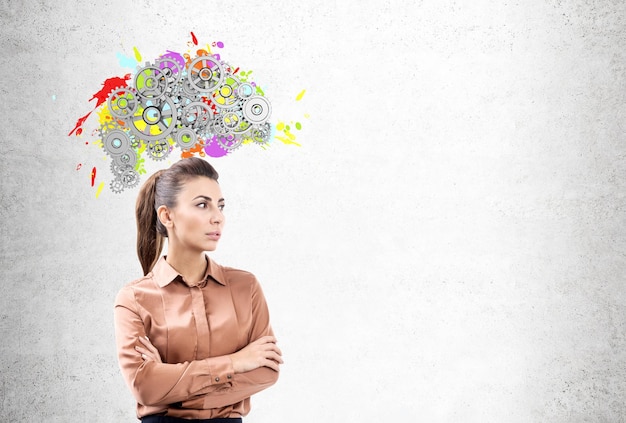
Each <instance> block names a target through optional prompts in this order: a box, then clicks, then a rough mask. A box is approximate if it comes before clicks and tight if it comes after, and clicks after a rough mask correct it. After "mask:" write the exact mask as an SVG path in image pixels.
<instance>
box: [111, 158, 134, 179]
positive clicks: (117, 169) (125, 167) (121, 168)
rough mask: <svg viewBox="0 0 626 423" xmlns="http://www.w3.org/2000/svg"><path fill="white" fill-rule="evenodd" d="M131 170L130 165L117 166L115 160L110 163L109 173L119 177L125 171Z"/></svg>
mask: <svg viewBox="0 0 626 423" xmlns="http://www.w3.org/2000/svg"><path fill="white" fill-rule="evenodd" d="M132 168H133V167H132V166H131V165H125V164H123V165H119V164H117V163H116V162H115V160H113V161H112V162H111V173H113V175H115V176H116V177H118V176H121V175H122V173H124V172H125V171H126V170H128V169H132Z"/></svg>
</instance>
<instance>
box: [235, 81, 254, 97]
mask: <svg viewBox="0 0 626 423" xmlns="http://www.w3.org/2000/svg"><path fill="white" fill-rule="evenodd" d="M255 92H256V89H255V88H254V87H253V86H252V84H250V83H248V82H242V83H241V84H239V86H238V87H237V95H238V96H239V98H241V99H243V100H245V99H247V98H249V97H252V96H253V95H254V93H255Z"/></svg>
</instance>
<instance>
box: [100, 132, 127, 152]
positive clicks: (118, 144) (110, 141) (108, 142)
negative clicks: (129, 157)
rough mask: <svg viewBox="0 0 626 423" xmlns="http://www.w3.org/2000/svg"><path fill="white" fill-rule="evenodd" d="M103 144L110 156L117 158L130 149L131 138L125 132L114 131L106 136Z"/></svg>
mask: <svg viewBox="0 0 626 423" xmlns="http://www.w3.org/2000/svg"><path fill="white" fill-rule="evenodd" d="M102 144H103V147H104V151H106V153H107V154H108V155H109V156H117V155H120V154H123V153H125V152H126V150H129V149H130V137H129V136H128V134H127V133H126V132H125V131H122V130H120V129H114V130H112V131H109V132H108V133H107V134H106V136H105V137H104V139H103V140H102Z"/></svg>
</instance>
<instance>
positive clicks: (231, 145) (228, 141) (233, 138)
mask: <svg viewBox="0 0 626 423" xmlns="http://www.w3.org/2000/svg"><path fill="white" fill-rule="evenodd" d="M217 142H218V143H219V145H220V146H222V148H224V149H226V150H234V149H236V148H238V147H239V146H240V145H241V143H242V142H243V138H241V137H238V136H237V135H234V134H227V135H218V136H217Z"/></svg>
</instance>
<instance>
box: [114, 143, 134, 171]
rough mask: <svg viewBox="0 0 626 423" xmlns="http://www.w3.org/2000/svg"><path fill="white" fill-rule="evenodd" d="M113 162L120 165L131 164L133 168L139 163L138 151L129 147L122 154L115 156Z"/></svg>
mask: <svg viewBox="0 0 626 423" xmlns="http://www.w3.org/2000/svg"><path fill="white" fill-rule="evenodd" d="M113 162H114V163H117V164H118V165H119V166H126V165H128V166H130V167H131V168H134V167H135V164H137V153H135V150H133V149H132V148H129V149H128V150H126V151H125V152H123V153H122V154H118V155H116V156H113Z"/></svg>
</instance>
